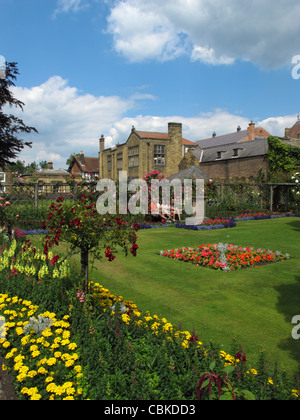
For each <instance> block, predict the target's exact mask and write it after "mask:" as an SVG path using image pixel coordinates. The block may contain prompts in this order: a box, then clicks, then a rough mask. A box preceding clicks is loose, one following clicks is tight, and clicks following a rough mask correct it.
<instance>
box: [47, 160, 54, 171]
mask: <svg viewBox="0 0 300 420" xmlns="http://www.w3.org/2000/svg"><path fill="white" fill-rule="evenodd" d="M48 169H50V170H51V171H52V170H53V162H51V161H49V162H48Z"/></svg>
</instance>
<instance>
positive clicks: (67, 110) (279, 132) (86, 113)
mask: <svg viewBox="0 0 300 420" xmlns="http://www.w3.org/2000/svg"><path fill="white" fill-rule="evenodd" d="M12 90H13V94H14V96H15V97H17V98H18V99H19V100H21V101H23V102H24V103H25V108H24V112H23V113H21V112H19V111H14V114H16V115H18V116H20V118H22V119H23V120H24V122H25V123H26V124H27V125H30V126H34V127H36V128H37V129H38V131H39V134H33V133H32V134H30V135H27V136H26V140H28V141H32V142H33V148H32V149H28V148H26V149H25V150H24V151H23V152H22V153H21V155H20V156H19V158H20V159H21V160H25V161H26V163H29V162H32V161H36V162H40V161H42V160H52V161H53V162H54V165H55V167H56V168H59V167H62V168H64V167H65V162H66V160H67V158H68V157H69V156H70V154H72V153H74V152H76V153H78V152H79V151H80V150H83V151H84V153H85V155H86V156H95V157H96V156H98V151H99V142H98V139H99V138H100V136H101V134H104V135H105V137H106V147H110V146H112V145H115V144H117V143H124V142H125V141H126V140H127V139H128V137H129V135H130V132H131V128H132V126H133V125H134V126H135V128H136V129H137V130H140V131H158V132H167V130H168V123H169V122H171V121H174V122H180V123H182V125H183V136H184V137H185V138H187V139H189V140H192V141H196V140H200V139H203V138H207V137H210V136H211V135H212V133H213V132H214V131H215V132H216V133H217V135H221V134H227V133H231V132H234V131H236V128H237V126H238V125H240V126H241V127H242V129H246V128H247V127H248V124H249V122H250V120H251V117H250V118H249V119H248V118H245V117H242V116H240V115H238V114H237V113H236V114H232V113H230V112H228V111H226V110H224V109H216V110H214V111H213V112H210V113H201V114H199V115H196V116H192V117H182V116H181V115H169V116H163V117H162V116H153V115H137V116H135V117H133V118H129V117H126V114H127V113H128V111H131V113H132V112H133V111H132V110H133V109H135V108H137V107H138V104H139V102H138V101H140V100H142V101H145V100H153V99H155V97H153V96H152V95H151V94H146V93H145V94H141V93H136V94H134V95H132V96H131V97H129V98H127V99H126V98H125V99H124V98H121V97H119V96H107V97H106V96H98V97H97V96H94V95H90V94H82V93H81V92H80V91H79V90H78V89H77V88H76V87H72V86H69V84H68V81H67V80H65V79H63V78H61V77H60V76H53V77H51V78H50V79H49V80H47V81H46V82H45V83H43V84H41V85H40V86H35V87H32V88H31V89H28V88H22V87H14V88H12ZM7 112H8V111H7ZM295 121H296V116H295V115H289V116H279V117H270V118H267V119H265V120H263V121H256V123H257V125H261V126H262V127H264V128H265V129H266V130H267V131H269V132H270V134H272V135H275V136H284V129H285V128H286V127H290V126H292V125H293V124H294V123H295Z"/></svg>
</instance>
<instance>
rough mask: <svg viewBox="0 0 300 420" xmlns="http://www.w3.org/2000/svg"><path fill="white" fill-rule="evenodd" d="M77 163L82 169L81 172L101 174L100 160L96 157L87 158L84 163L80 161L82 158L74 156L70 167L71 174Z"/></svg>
mask: <svg viewBox="0 0 300 420" xmlns="http://www.w3.org/2000/svg"><path fill="white" fill-rule="evenodd" d="M75 161H76V162H77V165H78V167H79V168H80V170H81V172H91V173H98V172H99V159H98V158H96V157H85V156H84V160H83V163H82V162H81V160H80V156H74V158H73V161H72V163H71V165H70V166H69V169H68V170H69V172H70V171H71V168H72V167H73V165H74V162H75Z"/></svg>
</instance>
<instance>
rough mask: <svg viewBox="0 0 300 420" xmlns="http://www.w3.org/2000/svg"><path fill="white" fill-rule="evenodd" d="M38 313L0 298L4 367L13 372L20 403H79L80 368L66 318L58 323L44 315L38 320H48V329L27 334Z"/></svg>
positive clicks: (0, 348)
mask: <svg viewBox="0 0 300 420" xmlns="http://www.w3.org/2000/svg"><path fill="white" fill-rule="evenodd" d="M37 311H38V306H36V305H34V304H32V302H30V301H27V300H22V299H20V298H18V297H16V296H13V297H11V296H9V295H7V294H0V314H1V315H3V316H4V317H5V319H6V323H5V327H6V338H3V339H1V340H0V355H1V356H5V364H4V366H3V367H4V369H5V370H6V369H9V370H11V371H12V373H13V375H14V377H15V380H16V383H17V392H18V394H19V396H20V398H21V399H29V400H61V399H63V400H75V399H81V398H82V397H81V396H82V387H81V386H80V380H81V379H80V378H81V377H82V367H81V365H80V364H79V355H78V353H77V352H76V349H77V344H76V343H74V342H72V341H71V340H70V338H71V332H70V323H69V322H68V319H69V317H68V316H65V317H64V318H63V319H62V320H58V319H57V317H56V315H55V314H54V313H50V312H45V313H43V314H40V315H39V317H43V318H47V319H48V320H51V323H49V322H48V325H49V327H48V328H45V329H39V330H36V328H34V327H33V326H32V329H30V331H29V328H28V326H30V319H31V318H32V317H33V315H35V314H36V313H37ZM50 325H51V326H50ZM37 331H38V332H39V333H37Z"/></svg>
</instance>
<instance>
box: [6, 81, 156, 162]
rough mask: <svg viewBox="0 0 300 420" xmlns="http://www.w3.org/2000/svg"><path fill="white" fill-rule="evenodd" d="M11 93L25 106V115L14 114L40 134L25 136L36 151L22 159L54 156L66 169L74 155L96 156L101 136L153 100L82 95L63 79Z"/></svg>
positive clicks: (145, 97)
mask: <svg viewBox="0 0 300 420" xmlns="http://www.w3.org/2000/svg"><path fill="white" fill-rule="evenodd" d="M12 91H13V94H14V96H15V97H16V98H18V99H19V100H21V101H22V102H24V103H25V108H24V112H23V113H21V112H20V111H14V113H15V114H16V115H19V116H20V118H22V119H23V120H24V122H25V123H26V124H27V125H29V126H34V127H36V129H37V130H38V131H39V134H30V135H27V136H26V140H30V141H32V142H33V148H32V150H30V149H28V148H26V149H25V150H24V152H22V154H21V157H20V158H21V159H24V160H26V161H27V162H28V161H33V160H35V161H37V162H39V161H40V160H47V156H52V159H53V161H54V163H56V165H60V166H63V167H64V166H65V161H66V159H67V158H68V157H69V156H70V154H71V153H73V152H79V151H80V150H83V151H84V152H85V154H86V155H87V156H88V155H90V156H97V153H98V150H99V149H98V148H99V143H98V139H99V137H100V136H101V134H102V133H104V132H107V131H109V130H110V128H111V127H112V125H113V124H114V122H115V121H118V120H119V119H121V118H122V116H123V115H124V114H125V113H126V112H127V111H128V110H130V109H133V108H134V107H135V106H136V105H137V101H138V100H140V99H143V100H145V99H147V100H149V99H153V97H152V96H151V95H147V94H145V95H137V96H135V95H133V96H132V97H130V98H128V99H123V98H121V97H119V96H99V97H96V96H93V95H90V94H82V93H81V92H80V91H79V90H78V89H77V88H75V87H71V86H69V84H68V81H67V80H64V79H62V78H61V77H60V76H53V77H51V78H50V79H49V80H47V81H46V82H45V83H43V84H41V85H40V86H35V87H32V88H31V89H27V88H22V87H14V88H12Z"/></svg>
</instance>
